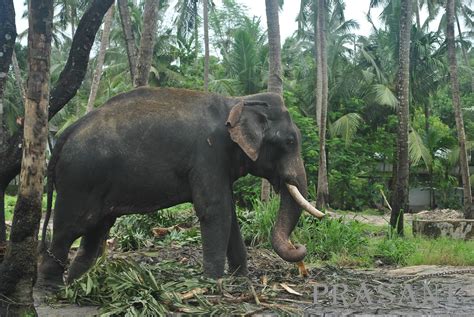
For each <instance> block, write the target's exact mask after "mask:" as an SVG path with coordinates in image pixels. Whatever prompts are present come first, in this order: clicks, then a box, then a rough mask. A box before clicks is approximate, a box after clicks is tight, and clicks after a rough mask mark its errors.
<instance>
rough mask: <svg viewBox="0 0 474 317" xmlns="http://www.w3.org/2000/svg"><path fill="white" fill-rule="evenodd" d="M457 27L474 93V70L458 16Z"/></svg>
mask: <svg viewBox="0 0 474 317" xmlns="http://www.w3.org/2000/svg"><path fill="white" fill-rule="evenodd" d="M455 18H456V25H457V28H458V33H459V39H460V40H461V52H462V56H463V58H464V64H466V67H467V69H469V71H470V72H471V92H474V70H473V69H472V67H471V64H470V63H469V57H468V56H467V52H466V48H465V47H464V45H463V42H464V39H463V35H462V31H461V24H460V23H459V17H458V15H457V14H456V16H455Z"/></svg>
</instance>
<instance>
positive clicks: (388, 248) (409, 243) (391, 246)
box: [373, 237, 416, 265]
mask: <svg viewBox="0 0 474 317" xmlns="http://www.w3.org/2000/svg"><path fill="white" fill-rule="evenodd" d="M415 250H416V244H415V243H414V241H413V240H411V239H404V238H400V237H393V238H391V239H389V238H383V239H382V240H380V241H379V242H378V243H376V244H375V250H374V254H373V257H374V258H375V259H377V260H380V261H382V263H383V264H387V265H406V264H407V261H408V257H409V256H411V255H412V253H413V252H414V251H415Z"/></svg>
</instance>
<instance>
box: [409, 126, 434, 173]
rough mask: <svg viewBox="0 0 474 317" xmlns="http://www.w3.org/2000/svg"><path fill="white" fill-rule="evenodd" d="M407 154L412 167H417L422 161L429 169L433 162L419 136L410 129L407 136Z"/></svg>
mask: <svg viewBox="0 0 474 317" xmlns="http://www.w3.org/2000/svg"><path fill="white" fill-rule="evenodd" d="M408 154H409V156H410V162H411V163H412V164H413V165H417V164H418V163H419V162H420V160H423V163H425V166H426V167H427V168H429V167H430V166H431V164H432V162H433V158H432V156H431V153H430V151H429V149H428V148H427V147H426V145H425V144H424V142H423V139H422V138H421V136H420V135H419V134H418V132H416V131H415V130H414V129H412V131H411V132H410V134H409V135H408Z"/></svg>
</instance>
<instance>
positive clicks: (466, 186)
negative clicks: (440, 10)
mask: <svg viewBox="0 0 474 317" xmlns="http://www.w3.org/2000/svg"><path fill="white" fill-rule="evenodd" d="M454 14H455V11H454V0H447V4H446V17H447V30H446V40H447V43H448V61H449V76H450V79H451V93H452V99H453V107H454V116H455V118H456V130H457V133H458V141H459V163H460V168H461V178H462V185H463V191H464V217H465V218H467V219H474V210H473V209H472V206H471V205H472V194H471V184H470V182H469V162H468V159H467V149H466V134H465V132H464V121H463V116H462V109H461V98H460V94H459V81H458V66H457V61H456V44H455V38H454Z"/></svg>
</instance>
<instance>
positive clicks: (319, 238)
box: [238, 199, 474, 267]
mask: <svg viewBox="0 0 474 317" xmlns="http://www.w3.org/2000/svg"><path fill="white" fill-rule="evenodd" d="M278 206H279V203H278V199H274V200H272V201H270V202H268V203H261V202H257V203H255V204H254V206H253V210H252V211H248V210H239V211H238V215H239V221H240V223H241V231H242V234H243V236H244V239H245V241H246V243H247V244H249V245H252V246H259V247H265V248H269V247H270V243H269V241H270V235H271V230H272V228H273V224H274V221H275V217H276V213H277V211H278ZM338 213H339V212H338ZM342 214H344V212H342ZM362 214H367V215H374V214H377V212H376V211H374V210H366V211H364V212H363V213H362ZM388 233H389V227H388V225H385V226H378V225H373V224H365V223H361V222H359V221H357V220H352V219H350V218H341V219H325V220H323V221H319V220H316V219H314V218H313V217H309V216H306V215H303V216H302V218H301V219H300V223H299V226H298V227H297V228H296V229H295V231H294V232H293V235H292V237H291V239H292V241H293V242H296V243H301V244H304V245H305V246H306V248H307V251H308V253H307V257H306V261H308V262H313V263H316V264H322V265H323V264H324V263H328V264H332V265H337V266H344V267H371V266H375V265H380V264H384V265H396V266H405V265H424V264H426V265H454V266H459V265H463V266H464V265H474V241H472V240H471V241H463V240H455V239H450V238H441V239H428V238H422V237H414V236H413V233H412V227H411V225H410V224H408V223H407V224H406V226H405V237H403V238H401V237H392V238H389V234H388Z"/></svg>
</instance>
